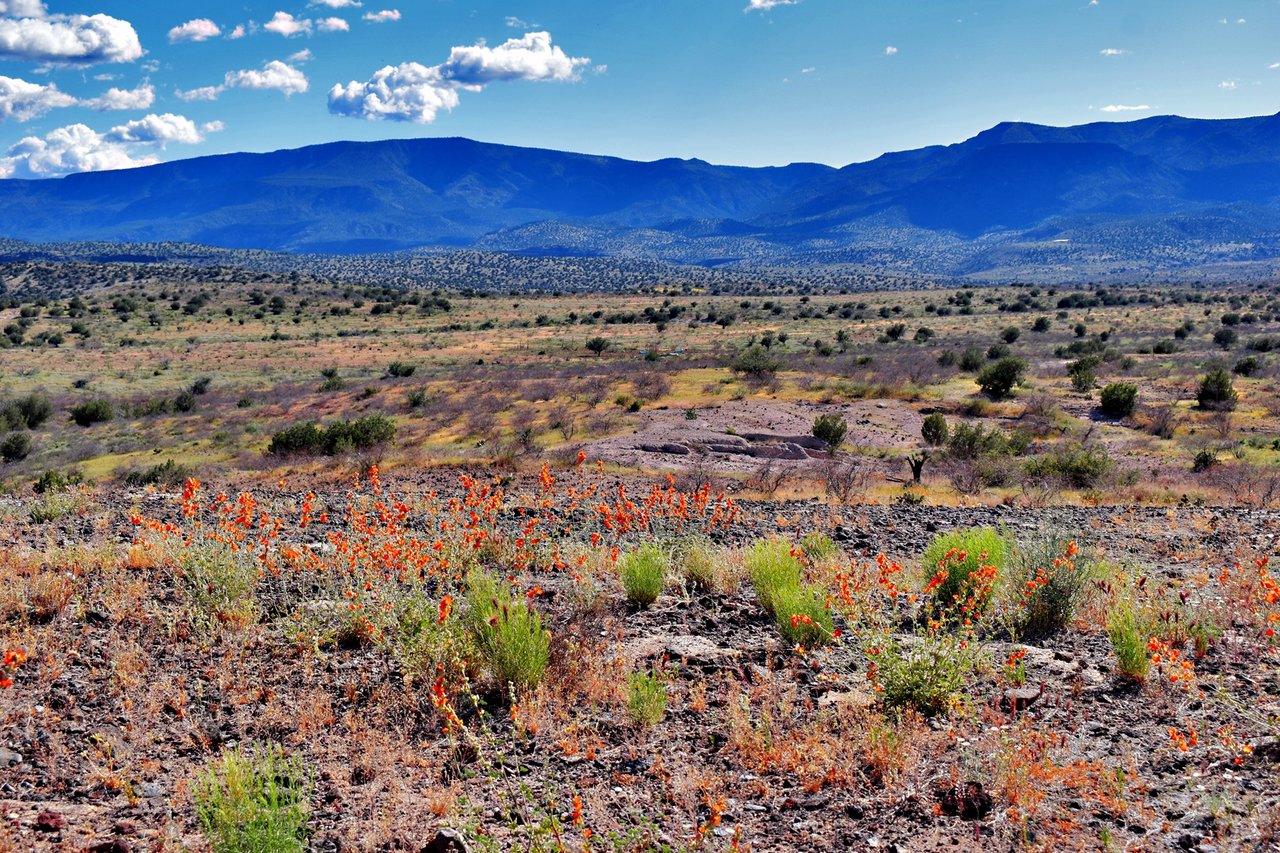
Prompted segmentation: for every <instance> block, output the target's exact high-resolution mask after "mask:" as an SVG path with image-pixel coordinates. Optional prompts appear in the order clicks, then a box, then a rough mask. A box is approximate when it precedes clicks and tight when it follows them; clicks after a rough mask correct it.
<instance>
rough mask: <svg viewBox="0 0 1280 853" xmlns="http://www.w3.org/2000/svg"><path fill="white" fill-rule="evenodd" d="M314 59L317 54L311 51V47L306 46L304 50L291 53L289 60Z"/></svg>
mask: <svg viewBox="0 0 1280 853" xmlns="http://www.w3.org/2000/svg"><path fill="white" fill-rule="evenodd" d="M312 59H315V54H313V53H312V52H311V48H309V47H304V48H303V49H302V50H300V51H298V52H297V53H292V54H290V55H289V59H288V61H289V62H310V61H311V60H312Z"/></svg>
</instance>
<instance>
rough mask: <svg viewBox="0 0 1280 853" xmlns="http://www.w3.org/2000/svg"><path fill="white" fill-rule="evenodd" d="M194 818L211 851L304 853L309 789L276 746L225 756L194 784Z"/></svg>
mask: <svg viewBox="0 0 1280 853" xmlns="http://www.w3.org/2000/svg"><path fill="white" fill-rule="evenodd" d="M193 794H194V799H195V804H196V815H197V817H198V818H199V821H200V827H201V829H203V830H204V834H205V836H206V837H207V838H208V839H209V844H210V846H211V847H212V850H213V853H302V851H303V850H304V849H305V847H306V840H307V834H308V833H307V801H308V800H309V799H310V786H309V785H308V782H307V779H306V776H305V774H304V772H303V768H302V765H301V763H300V762H299V761H296V760H288V759H285V758H284V756H283V755H282V753H281V751H280V749H279V747H269V748H266V749H263V750H261V751H260V752H259V753H258V754H257V755H252V756H251V755H248V754H246V753H245V752H244V751H243V750H240V749H236V750H230V751H227V752H224V753H223V754H222V757H221V758H219V759H217V760H215V761H214V762H213V763H212V765H211V766H210V767H209V769H208V770H207V771H206V772H205V774H204V776H203V778H201V779H200V780H199V781H198V782H197V783H196V784H195V786H194V790H193Z"/></svg>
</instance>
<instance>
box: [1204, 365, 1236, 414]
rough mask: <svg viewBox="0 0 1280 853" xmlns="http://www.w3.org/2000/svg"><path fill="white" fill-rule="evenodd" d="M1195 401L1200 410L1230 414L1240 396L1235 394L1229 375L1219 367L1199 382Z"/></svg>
mask: <svg viewBox="0 0 1280 853" xmlns="http://www.w3.org/2000/svg"><path fill="white" fill-rule="evenodd" d="M1196 401H1197V402H1198V403H1199V404H1200V408H1202V409H1212V410H1214V411H1218V412H1230V411H1233V410H1234V409H1235V407H1236V404H1237V403H1238V402H1239V401H1240V395H1239V394H1237V393H1236V389H1235V386H1234V385H1232V384H1231V374H1229V373H1227V371H1225V370H1223V369H1222V368H1221V367H1215V368H1214V369H1213V370H1210V371H1209V372H1208V373H1206V374H1205V375H1204V379H1202V380H1200V390H1199V392H1198V393H1197V394H1196Z"/></svg>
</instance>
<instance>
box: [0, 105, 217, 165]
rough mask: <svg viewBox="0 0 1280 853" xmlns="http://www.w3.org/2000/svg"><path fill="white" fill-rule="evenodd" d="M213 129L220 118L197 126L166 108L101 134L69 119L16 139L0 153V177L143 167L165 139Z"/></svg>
mask: <svg viewBox="0 0 1280 853" xmlns="http://www.w3.org/2000/svg"><path fill="white" fill-rule="evenodd" d="M214 125H217V127H216V128H215V127H214ZM215 129H217V130H220V129H221V123H219V122H210V123H209V124H206V125H205V126H204V129H203V130H202V129H201V128H197V127H196V125H195V123H194V122H193V121H191V120H190V119H188V118H186V117H184V116H178V115H173V114H172V113H165V114H164V115H148V116H146V117H144V118H141V119H138V120H136V121H131V122H129V123H128V124H123V125H120V126H118V127H113V128H112V129H111V130H109V131H107V132H106V133H98V132H97V131H96V130H94V129H93V128H91V127H89V126H88V125H84V124H72V125H68V126H67V127H60V128H58V129H57V130H54V131H52V132H50V133H48V134H46V135H45V136H44V137H38V136H28V137H27V138H25V139H21V140H19V141H18V142H17V144H15V145H14V146H12V147H11V148H10V149H9V150H8V151H7V152H5V154H4V155H3V156H0V178H53V177H59V176H62V175H69V174H72V173H73V172H99V171H103V170H105V169H132V168H136V167H138V166H148V165H151V164H153V163H156V162H159V159H158V158H157V157H156V155H155V153H154V152H155V150H156V149H159V148H164V146H165V145H168V144H170V143H177V144H184V145H190V144H195V143H198V142H203V141H204V139H205V135H204V134H205V133H206V132H213V130H215Z"/></svg>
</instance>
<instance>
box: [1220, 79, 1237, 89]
mask: <svg viewBox="0 0 1280 853" xmlns="http://www.w3.org/2000/svg"><path fill="white" fill-rule="evenodd" d="M1235 87H1236V81H1235V80H1223V81H1222V82H1221V83H1219V84H1218V88H1219V89H1225V90H1227V91H1228V92H1230V91H1231V90H1232V89H1234V88H1235Z"/></svg>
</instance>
